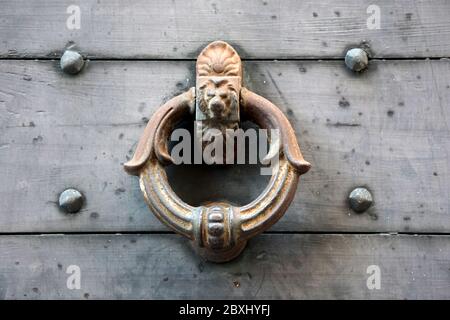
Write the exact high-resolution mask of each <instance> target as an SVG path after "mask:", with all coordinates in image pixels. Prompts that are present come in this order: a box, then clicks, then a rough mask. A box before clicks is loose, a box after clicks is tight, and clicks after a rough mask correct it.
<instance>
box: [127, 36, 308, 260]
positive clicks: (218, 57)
mask: <svg viewBox="0 0 450 320" xmlns="http://www.w3.org/2000/svg"><path fill="white" fill-rule="evenodd" d="M193 115H195V121H196V122H199V123H201V124H202V126H201V131H202V132H201V133H203V134H204V133H207V132H208V130H211V129H216V131H217V130H218V131H219V132H222V133H223V132H225V130H230V129H231V130H233V129H236V128H238V126H239V121H240V120H241V119H247V120H250V121H252V122H254V123H255V124H256V125H258V126H259V127H260V128H263V129H267V130H272V129H274V130H278V132H279V135H278V138H277V139H274V138H272V140H277V141H270V138H269V141H270V147H269V152H268V154H267V157H266V158H270V157H274V156H275V155H276V156H277V157H278V161H277V163H278V166H277V170H275V171H274V173H273V174H272V176H271V178H270V182H269V184H268V186H267V187H266V188H265V189H264V191H263V192H262V194H261V195H259V196H258V197H257V198H256V199H255V200H253V201H252V202H250V203H249V204H247V205H244V206H240V207H239V206H234V205H232V204H230V203H227V202H222V201H221V202H211V203H208V204H205V205H203V206H198V207H194V206H191V205H188V204H187V203H185V202H183V201H182V200H181V199H180V198H179V197H178V196H177V195H176V194H175V193H174V191H173V190H172V188H171V186H170V185H169V182H168V179H167V176H166V172H165V170H164V166H166V165H168V164H172V163H174V161H173V158H172V157H171V155H170V154H169V150H168V142H169V137H170V135H171V133H172V131H173V129H174V127H175V125H176V124H178V123H179V122H180V121H181V120H182V119H186V118H188V117H189V116H193ZM201 147H202V148H204V147H205V146H204V145H203V144H202V145H201ZM274 151H276V152H274ZM227 163H228V162H227ZM124 167H125V170H126V171H127V172H128V173H129V174H132V175H136V176H139V181H140V187H141V190H142V192H143V194H144V198H145V201H146V202H147V204H148V206H149V208H150V210H151V211H153V213H154V214H155V215H156V216H157V217H158V219H159V220H161V221H162V222H163V223H165V224H166V225H167V226H169V227H170V228H171V229H172V230H173V231H175V232H176V233H179V234H181V235H184V236H186V237H187V238H189V239H190V240H192V241H193V244H194V247H195V248H196V250H197V252H198V253H199V254H201V255H202V256H203V257H205V258H206V259H207V260H210V261H214V262H225V261H229V260H232V259H234V258H235V257H237V256H238V255H239V254H240V253H241V252H242V250H243V249H244V248H245V245H246V243H247V240H248V239H249V238H251V237H253V236H255V235H257V234H259V233H261V232H263V231H264V230H266V229H268V228H269V227H270V226H272V225H273V224H274V223H275V222H276V221H278V220H279V219H280V218H281V217H282V216H283V214H284V213H285V211H286V210H287V208H288V207H289V205H290V203H291V201H292V199H293V197H294V194H295V191H296V189H297V184H298V179H299V176H300V175H302V174H303V173H306V172H307V171H308V170H309V168H310V167H311V165H310V164H309V163H308V162H307V161H305V160H304V159H303V156H302V154H301V152H300V148H299V146H298V143H297V139H296V136H295V132H294V129H293V128H292V126H291V124H290V123H289V121H288V119H287V118H286V117H285V116H284V114H283V113H282V112H281V111H280V109H278V107H276V106H275V105H274V104H272V103H271V102H270V101H268V100H266V99H265V98H263V97H261V96H259V95H257V94H255V93H253V92H251V91H250V90H248V89H246V88H244V87H242V64H241V59H240V57H239V55H238V54H237V52H236V51H235V50H234V49H233V48H232V47H231V46H230V45H229V44H227V43H226V42H223V41H215V42H212V43H210V44H209V45H208V46H207V47H206V48H205V49H203V51H202V52H201V53H200V55H199V56H198V59H197V64H196V87H193V88H191V89H189V90H188V91H187V92H185V93H182V94H180V95H178V96H176V97H174V98H172V99H171V100H169V101H168V102H167V103H165V104H164V105H163V106H161V107H160V108H159V109H158V110H157V111H156V112H155V114H154V115H153V116H152V117H151V119H150V120H149V122H148V124H147V126H146V128H145V130H144V133H143V135H142V137H141V139H140V140H139V143H138V145H137V148H136V151H135V153H134V156H133V158H132V159H131V160H130V161H128V162H127V163H125V165H124Z"/></svg>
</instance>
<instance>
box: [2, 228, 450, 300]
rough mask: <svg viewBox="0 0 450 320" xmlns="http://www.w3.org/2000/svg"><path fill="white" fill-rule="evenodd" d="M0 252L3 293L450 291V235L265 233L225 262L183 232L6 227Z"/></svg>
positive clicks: (210, 295)
mask: <svg viewBox="0 0 450 320" xmlns="http://www.w3.org/2000/svg"><path fill="white" fill-rule="evenodd" d="M0 252H2V259H1V260H0V298H3V299H61V298H63V299H169V298H171V299H192V298H194V297H195V299H233V298H234V299H240V298H245V299H255V298H257V299H449V298H450V273H449V269H448V268H449V263H450V257H449V255H448V253H449V252H450V238H449V237H448V236H400V235H397V236H393V235H261V236H258V237H256V238H254V239H252V240H251V241H250V244H249V245H248V247H247V248H246V250H245V251H244V253H243V255H242V256H241V257H240V258H238V260H235V261H234V262H231V263H227V264H222V265H218V264H213V263H207V262H205V261H202V260H201V259H200V258H198V256H197V255H195V254H194V253H193V252H192V250H191V248H190V247H189V245H188V244H187V241H186V240H185V239H183V238H181V237H180V236H176V235H69V236H68V235H65V236H64V235H56V236H48V235H47V236H0ZM70 265H76V266H78V267H79V268H80V270H81V283H80V285H81V288H80V290H76V289H74V290H69V289H67V286H66V282H67V278H68V277H69V276H70V274H67V273H66V270H67V268H68V267H69V266H70ZM371 265H377V266H378V267H379V268H380V279H381V282H380V284H381V287H380V289H379V290H377V289H373V290H369V289H368V287H367V279H368V277H369V276H370V274H368V273H367V268H368V267H369V266H371Z"/></svg>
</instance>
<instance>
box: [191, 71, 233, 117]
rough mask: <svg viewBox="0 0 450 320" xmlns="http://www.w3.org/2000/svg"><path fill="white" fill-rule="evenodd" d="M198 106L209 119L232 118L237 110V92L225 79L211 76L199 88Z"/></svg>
mask: <svg viewBox="0 0 450 320" xmlns="http://www.w3.org/2000/svg"><path fill="white" fill-rule="evenodd" d="M197 99H198V101H197V102H198V106H199V108H200V110H201V112H202V113H203V114H204V115H205V116H206V118H207V119H209V120H214V121H216V122H224V121H229V120H232V119H231V118H234V117H235V116H236V113H237V112H238V93H237V92H236V89H235V88H234V86H233V84H232V83H230V82H229V81H228V80H227V79H223V78H216V79H214V78H212V79H209V80H208V81H206V82H205V83H204V84H202V86H200V88H199V92H198V94H197Z"/></svg>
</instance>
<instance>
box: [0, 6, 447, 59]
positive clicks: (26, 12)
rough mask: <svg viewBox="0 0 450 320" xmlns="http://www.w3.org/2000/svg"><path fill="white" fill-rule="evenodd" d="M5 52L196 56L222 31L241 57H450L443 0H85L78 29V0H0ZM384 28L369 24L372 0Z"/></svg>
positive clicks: (2, 49)
mask: <svg viewBox="0 0 450 320" xmlns="http://www.w3.org/2000/svg"><path fill="white" fill-rule="evenodd" d="M0 3H1V11H0V39H1V41H0V57H2V58H48V57H59V56H60V54H61V51H62V50H63V48H64V47H65V46H66V45H67V44H69V43H75V44H76V45H78V47H79V49H80V50H81V51H82V52H83V53H84V54H85V55H87V56H89V57H91V58H101V59H103V58H105V59H110V58H120V59H142V58H145V59H195V58H196V56H197V54H198V53H199V51H200V50H201V49H202V48H203V47H204V46H205V45H206V44H207V43H209V42H211V41H214V40H225V41H227V42H230V43H231V44H233V45H234V46H235V47H236V48H237V49H239V50H238V51H239V54H240V55H241V56H242V57H243V58H257V59H281V58H289V59H292V58H342V57H343V55H344V52H345V51H346V49H347V48H348V47H349V46H356V45H359V44H360V43H361V42H367V43H368V45H369V46H370V50H371V52H372V55H373V57H378V58H381V57H383V58H386V57H390V58H392V57H403V58H404V57H448V56H449V55H450V19H449V18H448V13H449V12H450V3H449V2H448V1H446V0H434V1H427V0H413V1H404V0H395V1H393V0H380V1H375V2H374V1H372V0H364V1H361V0H342V1H332V0H323V1H320V2H318V1H315V0H307V1H296V0H287V1H273V0H267V1H265V0H248V1H232V0H226V1H201V0H196V1H183V0H174V1H165V0H156V1H135V0H113V1H97V0H87V1H82V2H80V3H78V5H79V6H80V10H81V25H80V27H81V28H80V29H79V30H69V29H68V28H67V27H66V20H67V19H68V18H69V14H67V13H66V10H67V8H68V7H69V5H73V4H77V3H74V2H73V1H72V2H71V1H60V0H45V1H33V2H30V1H28V0H2V1H1V2H0ZM373 4H376V5H378V6H379V8H380V29H373V30H371V29H368V27H367V19H369V18H370V17H371V15H372V13H371V11H369V13H367V9H368V7H369V6H370V5H373Z"/></svg>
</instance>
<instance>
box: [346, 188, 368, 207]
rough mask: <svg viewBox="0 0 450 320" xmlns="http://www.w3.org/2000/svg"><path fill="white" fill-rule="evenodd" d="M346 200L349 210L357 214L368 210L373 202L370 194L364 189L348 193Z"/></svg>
mask: <svg viewBox="0 0 450 320" xmlns="http://www.w3.org/2000/svg"><path fill="white" fill-rule="evenodd" d="M348 200H349V203H350V208H352V210H353V211H355V212H358V213H362V212H364V211H366V210H367V209H369V207H370V206H371V205H372V202H373V198H372V194H371V193H370V191H369V190H367V189H366V188H356V189H354V190H353V191H352V192H350V195H349V196H348Z"/></svg>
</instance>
